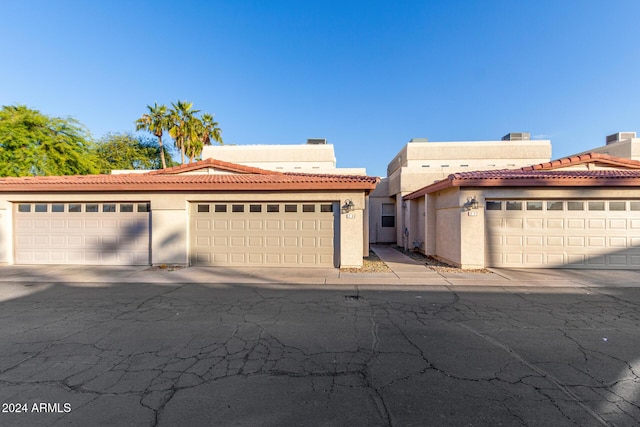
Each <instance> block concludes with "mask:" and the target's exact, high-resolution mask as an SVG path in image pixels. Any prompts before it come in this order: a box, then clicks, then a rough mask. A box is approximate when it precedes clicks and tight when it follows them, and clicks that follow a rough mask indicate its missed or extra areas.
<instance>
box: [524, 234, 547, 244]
mask: <svg viewBox="0 0 640 427" xmlns="http://www.w3.org/2000/svg"><path fill="white" fill-rule="evenodd" d="M543 240H544V238H543V237H542V236H527V238H526V242H527V245H528V246H543V243H542V242H543Z"/></svg>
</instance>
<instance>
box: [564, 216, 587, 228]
mask: <svg viewBox="0 0 640 427" xmlns="http://www.w3.org/2000/svg"><path fill="white" fill-rule="evenodd" d="M584 226H585V221H584V219H571V218H570V219H568V220H567V228H577V229H580V230H584Z"/></svg>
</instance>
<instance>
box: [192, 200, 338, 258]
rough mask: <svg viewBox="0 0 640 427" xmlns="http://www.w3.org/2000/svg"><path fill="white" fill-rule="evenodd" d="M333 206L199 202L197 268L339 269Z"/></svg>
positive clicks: (195, 246) (196, 211)
mask: <svg viewBox="0 0 640 427" xmlns="http://www.w3.org/2000/svg"><path fill="white" fill-rule="evenodd" d="M333 211H334V208H333V204H332V203H315V202H308V203H292V202H286V203H285V202H283V203H276V202H268V203H267V202H265V203H257V202H256V203H231V202H230V203H223V202H211V203H203V202H198V203H193V204H192V205H191V213H190V216H191V220H190V227H191V230H190V236H191V238H190V240H191V241H190V248H191V249H190V253H191V264H192V265H219V266H296V267H332V266H334V213H333Z"/></svg>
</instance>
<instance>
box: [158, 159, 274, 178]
mask: <svg viewBox="0 0 640 427" xmlns="http://www.w3.org/2000/svg"><path fill="white" fill-rule="evenodd" d="M207 168H215V169H220V170H224V171H227V172H234V173H251V174H258V175H281V174H282V172H277V171H270V170H266V169H260V168H254V167H251V166H245V165H239V164H237V163H230V162H225V161H222V160H217V159H204V160H200V161H197V162H194V163H187V164H184V165H178V166H174V167H171V168H166V169H158V170H154V171H151V172H148V174H149V175H173V174H181V173H185V172H192V171H195V170H199V169H207Z"/></svg>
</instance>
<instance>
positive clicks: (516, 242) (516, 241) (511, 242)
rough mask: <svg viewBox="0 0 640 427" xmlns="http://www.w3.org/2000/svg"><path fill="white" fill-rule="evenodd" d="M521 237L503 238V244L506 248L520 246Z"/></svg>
mask: <svg viewBox="0 0 640 427" xmlns="http://www.w3.org/2000/svg"><path fill="white" fill-rule="evenodd" d="M522 242H523V236H504V243H505V245H507V246H522Z"/></svg>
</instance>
